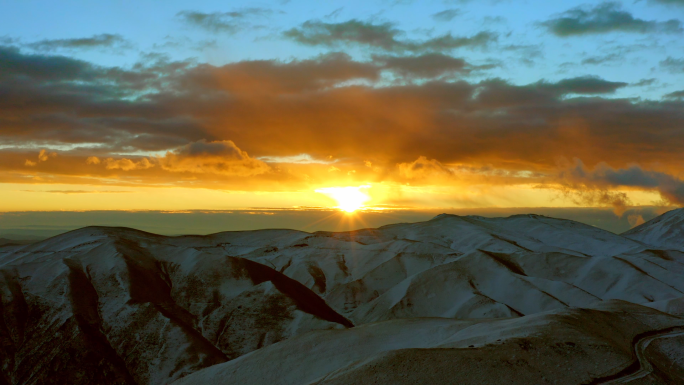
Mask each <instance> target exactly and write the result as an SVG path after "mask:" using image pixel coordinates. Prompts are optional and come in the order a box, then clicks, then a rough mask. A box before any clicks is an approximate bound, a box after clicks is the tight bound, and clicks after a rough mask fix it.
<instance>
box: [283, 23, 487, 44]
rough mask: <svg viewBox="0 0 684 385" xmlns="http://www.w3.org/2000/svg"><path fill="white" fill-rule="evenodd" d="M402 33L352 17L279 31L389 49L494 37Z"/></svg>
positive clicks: (311, 40)
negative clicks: (421, 36)
mask: <svg viewBox="0 0 684 385" xmlns="http://www.w3.org/2000/svg"><path fill="white" fill-rule="evenodd" d="M402 35H404V32H403V31H402V30H400V29H397V28H396V27H395V26H394V24H393V23H389V22H388V23H379V24H374V23H371V22H364V21H359V20H356V19H352V20H348V21H345V22H342V23H325V22H322V21H316V20H309V21H306V22H304V23H303V24H302V25H300V26H299V27H298V28H292V29H289V30H287V31H285V32H284V33H283V36H285V37H286V38H289V39H292V40H294V41H296V42H298V43H301V44H305V45H311V46H328V47H337V46H344V45H358V46H362V47H367V48H373V49H379V50H384V51H390V52H405V51H410V52H426V51H432V52H444V51H451V50H454V49H457V48H462V47H484V46H487V45H488V44H490V43H493V42H495V41H496V40H497V38H498V36H497V35H496V34H495V33H493V32H487V31H483V32H479V33H477V34H475V35H472V36H452V35H451V33H447V34H444V35H441V36H438V37H435V38H430V39H427V40H423V41H412V40H405V39H399V37H400V36H402Z"/></svg>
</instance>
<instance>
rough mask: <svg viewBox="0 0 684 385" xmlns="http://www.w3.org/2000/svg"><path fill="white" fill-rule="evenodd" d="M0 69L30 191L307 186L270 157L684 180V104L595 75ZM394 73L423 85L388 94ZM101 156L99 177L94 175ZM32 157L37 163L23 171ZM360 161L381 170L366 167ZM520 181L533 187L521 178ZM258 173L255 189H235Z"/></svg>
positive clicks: (334, 66) (0, 127)
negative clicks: (519, 79)
mask: <svg viewBox="0 0 684 385" xmlns="http://www.w3.org/2000/svg"><path fill="white" fill-rule="evenodd" d="M0 68H1V70H0V74H2V76H1V77H0V140H1V141H2V143H4V144H9V145H12V144H21V145H22V146H35V148H34V149H31V151H28V150H26V151H24V150H21V149H20V148H19V147H18V148H15V149H7V148H6V149H3V150H0V171H1V172H0V180H1V181H3V182H13V183H20V182H21V183H26V182H29V181H31V180H32V179H30V178H29V176H28V175H30V176H31V177H32V176H36V175H38V176H42V177H44V179H43V180H46V179H45V177H49V181H52V182H54V183H58V182H64V181H67V180H68V181H70V182H72V183H86V182H87V183H93V184H98V183H101V178H110V177H111V178H115V179H112V181H113V182H112V183H114V182H116V183H120V184H121V185H124V184H125V183H132V182H129V180H130V181H135V182H136V183H149V184H155V183H164V184H172V185H181V184H184V183H185V184H191V185H192V186H202V187H209V188H235V189H258V188H260V189H277V188H282V186H283V185H284V184H279V183H278V181H283V180H287V181H289V182H288V184H287V186H288V188H292V186H300V185H298V184H297V183H304V182H303V180H304V179H303V176H301V174H297V173H296V172H292V173H290V172H289V171H285V170H284V169H282V170H280V171H279V168H278V167H280V166H268V165H266V167H264V165H262V164H261V163H258V162H259V161H258V159H259V158H261V157H267V156H271V157H287V156H292V155H293V154H308V155H309V156H311V157H312V158H315V159H328V156H329V155H331V154H332V155H334V156H335V157H336V158H339V159H344V162H358V164H359V165H360V166H359V167H357V166H354V168H353V169H356V171H357V175H356V177H359V178H364V180H368V181H381V180H384V179H387V180H395V181H402V180H403V179H402V178H405V177H406V176H405V175H404V176H402V175H401V173H400V170H399V169H398V168H397V164H408V165H411V163H412V162H414V163H415V162H416V159H421V158H420V157H421V156H422V157H424V158H422V159H423V160H421V162H418V163H415V164H414V165H413V166H410V167H409V168H408V169H407V170H409V171H410V172H411V173H412V174H411V175H418V173H419V171H418V170H419V169H423V170H427V169H430V170H438V169H439V165H440V164H441V165H443V166H444V167H445V168H446V169H449V168H452V167H451V166H450V165H453V164H468V165H472V167H474V169H473V170H479V169H480V168H482V167H483V166H486V165H491V167H493V168H498V169H503V170H509V171H510V172H508V173H503V172H502V173H498V174H496V173H486V174H487V177H488V178H490V179H487V180H488V182H487V183H496V180H503V179H501V178H509V179H505V180H506V181H509V180H510V181H511V183H527V184H529V183H537V182H539V181H540V177H539V176H538V175H555V174H554V173H555V172H556V171H557V160H558V158H563V157H565V158H568V159H571V158H574V157H577V158H580V159H582V160H583V161H584V162H585V164H587V165H588V166H587V167H594V166H595V165H597V164H599V163H600V162H602V161H606V162H609V163H610V164H611V165H613V166H614V167H618V168H616V170H622V169H628V168H629V164H630V162H632V161H633V160H634V156H635V154H638V155H639V161H640V164H641V165H643V167H644V169H642V170H647V169H649V170H650V169H652V170H657V172H659V173H662V174H664V175H665V174H666V175H678V173H681V172H682V171H684V169H682V167H681V166H680V165H681V164H684V154H683V153H682V151H681V148H684V135H681V127H682V126H684V101H681V100H678V99H676V98H670V100H668V101H660V102H658V101H652V100H643V101H641V100H627V99H619V98H602V97H601V96H603V95H609V94H611V93H612V92H614V91H616V90H618V89H620V88H621V87H625V86H626V85H627V83H623V82H616V81H609V80H604V79H600V78H596V77H576V78H568V79H563V80H560V81H557V82H548V81H540V82H534V83H530V84H523V85H516V84H512V83H510V82H508V81H504V80H501V79H489V80H485V81H479V82H473V81H466V80H464V79H453V77H444V75H445V74H451V75H462V74H467V73H468V71H473V70H475V69H476V68H477V67H476V66H473V65H471V64H469V63H467V62H466V61H465V60H463V59H459V58H454V57H450V56H447V55H442V54H437V53H425V54H422V55H417V56H399V55H397V56H392V55H386V54H385V55H376V56H372V57H371V59H370V60H368V61H361V62H360V61H355V60H353V59H352V58H351V57H350V56H348V55H345V54H339V53H336V54H329V55H324V56H320V57H317V58H313V59H309V60H293V61H287V62H283V61H274V60H254V61H243V62H237V63H231V64H228V65H224V66H213V65H209V64H202V65H193V64H189V63H185V62H170V61H160V62H156V63H152V64H140V65H136V66H133V67H132V68H129V69H120V68H104V67H98V66H94V65H91V64H89V63H87V62H83V61H78V60H74V59H69V58H65V57H62V56H54V55H52V56H51V55H27V54H24V53H22V52H21V51H19V50H18V49H15V48H6V47H5V48H2V49H0ZM386 71H392V72H393V73H395V74H399V75H401V76H405V77H408V78H415V79H416V81H414V79H409V81H404V82H390V83H387V82H385V80H387V79H386V78H385V77H384V76H383V73H384V72H386ZM572 95H589V96H591V97H568V96H572ZM202 140H204V142H202ZM228 141H230V143H232V146H234V147H232V146H231V145H228V144H227V143H228ZM193 143H194V144H193ZM198 143H199V144H198ZM211 143H220V146H221V147H220V148H221V151H219V153H220V156H216V157H214V156H213V155H211V153H213V152H212V151H210V149H211V148H213V147H211V146H212V145H210V144H211ZM377 143H382V146H378V145H377ZM65 144H79V145H83V146H86V147H83V148H81V149H74V150H71V151H67V150H64V151H58V153H59V156H58V157H56V158H54V159H50V160H49V161H47V162H37V159H36V158H35V156H36V154H37V153H38V151H39V149H42V148H48V149H49V150H50V151H53V150H52V148H54V147H50V146H58V145H65ZM48 145H49V146H48ZM198 148H202V149H206V151H205V150H202V151H200V150H198ZM230 149H233V152H230V151H228V150H230ZM160 150H161V151H163V150H167V151H168V150H170V151H169V152H170V154H171V155H167V156H166V157H159V158H166V159H167V160H166V162H167V163H163V162H162V161H161V160H160V161H155V159H156V158H157V157H152V156H150V155H147V153H146V151H160ZM224 150H225V151H224ZM238 150H239V151H241V152H238ZM22 151H24V152H22ZM120 153H129V154H139V156H138V157H134V156H133V155H118V154H120ZM197 153H202V154H204V153H206V154H205V155H202V156H195V155H193V154H197ZM242 153H244V155H240V156H232V155H230V154H242ZM247 153H249V155H247ZM142 155H144V157H140V156H142ZM229 155H230V156H229ZM93 156H95V157H97V158H98V159H101V161H100V163H98V164H95V163H92V162H91V164H88V163H87V158H88V157H93ZM109 158H111V159H112V161H108V159H109ZM144 158H148V162H149V163H145V162H144V161H143V159H144ZM27 159H30V160H31V161H32V162H34V163H36V164H35V165H34V166H32V167H27V166H26V160H27ZM123 159H128V160H130V162H128V161H124V160H123ZM230 159H232V161H231V162H228V160H230ZM364 160H371V161H372V164H373V169H374V168H375V167H376V166H377V167H379V168H380V169H381V170H385V171H382V172H377V173H376V172H375V171H374V170H373V169H371V168H368V167H363V166H362V164H363V163H362V162H363V161H364ZM107 166H110V168H109V169H108V168H107ZM148 166H149V167H148ZM336 166H337V167H338V168H340V169H343V168H344V167H347V166H345V165H343V164H341V163H338V164H336ZM432 166H434V167H432ZM656 166H657V167H659V168H655V167H656ZM269 167H270V168H269ZM288 167H289V166H288ZM293 167H294V166H293ZM348 167H349V169H352V166H348ZM407 167H408V166H407ZM431 167H432V168H431ZM646 167H649V168H646ZM456 169H457V170H460V169H458V168H456ZM588 169H589V168H588ZM193 170H194V171H193ZM197 170H205V171H204V172H197ZM226 170H231V171H230V172H228V171H226ZM590 170H591V169H590ZM345 171H348V170H345ZM518 171H519V172H521V173H523V174H524V175H527V176H526V177H524V178H523V177H516V176H515V175H517V174H516V173H517V172H518ZM592 172H594V171H592ZM654 172H655V171H654ZM307 173H308V172H307ZM364 173H366V174H364ZM473 173H479V174H485V173H484V172H483V171H473ZM185 174H192V175H189V176H192V177H193V178H194V179H191V178H190V177H188V178H187V179H185V178H184V175H185ZM404 174H406V173H404ZM428 174H430V173H428ZM432 174H434V173H432ZM179 175H180V176H183V178H180V177H179ZM248 175H249V176H251V177H252V178H255V179H254V182H250V181H246V180H245V181H243V180H239V181H238V180H235V179H230V178H238V177H242V178H244V176H248ZM326 175H327V174H326ZM506 175H509V176H506ZM510 175H513V176H510ZM603 175H604V177H605V178H604V179H608V173H607V172H605V173H603ZM309 177H310V178H311V180H313V181H316V179H315V175H313V174H309ZM611 177H612V176H611ZM658 177H659V178H660V179H658V181H659V182H658V183H660V184H659V185H658V186H657V187H653V186H650V185H646V184H644V183H642V184H633V185H631V186H632V188H635V189H636V188H640V189H650V190H653V191H656V190H657V191H662V192H663V194H665V195H667V194H669V196H670V197H677V196H678V195H677V189H676V188H669V189H666V188H664V187H663V186H664V183H665V182H667V180H666V178H665V177H664V176H662V175H659V176H658ZM78 178H80V179H78ZM125 178H130V179H125ZM259 178H261V179H259ZM497 178H499V179H497ZM513 178H517V179H515V180H514V179H513ZM587 180H589V179H587ZM611 180H612V179H611ZM670 182H672V181H670ZM44 183H46V182H44ZM250 183H251V184H250ZM259 183H261V184H259ZM307 183H313V182H307ZM672 183H674V182H672ZM605 186H609V184H608V183H606V184H605ZM269 191H270V190H269ZM593 199H595V201H596V202H599V201H601V202H603V201H606V200H607V198H605V199H604V198H601V197H595V198H593ZM672 200H673V201H674V198H672Z"/></svg>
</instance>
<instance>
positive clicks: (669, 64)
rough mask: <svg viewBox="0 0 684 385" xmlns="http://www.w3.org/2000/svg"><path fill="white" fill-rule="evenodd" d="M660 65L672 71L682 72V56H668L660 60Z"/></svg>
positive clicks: (683, 67)
mask: <svg viewBox="0 0 684 385" xmlns="http://www.w3.org/2000/svg"><path fill="white" fill-rule="evenodd" d="M660 66H661V67H663V68H664V69H665V70H667V71H669V72H672V73H684V58H681V59H675V58H673V57H672V56H668V57H667V59H665V60H663V61H661V62H660Z"/></svg>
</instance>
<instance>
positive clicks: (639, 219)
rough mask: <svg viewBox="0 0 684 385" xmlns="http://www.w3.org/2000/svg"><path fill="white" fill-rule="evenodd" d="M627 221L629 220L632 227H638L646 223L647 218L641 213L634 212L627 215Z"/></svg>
mask: <svg viewBox="0 0 684 385" xmlns="http://www.w3.org/2000/svg"><path fill="white" fill-rule="evenodd" d="M627 221H628V222H629V225H630V226H632V227H637V226H639V225H643V224H644V223H646V220H644V217H643V216H642V215H641V214H632V215H629V216H627Z"/></svg>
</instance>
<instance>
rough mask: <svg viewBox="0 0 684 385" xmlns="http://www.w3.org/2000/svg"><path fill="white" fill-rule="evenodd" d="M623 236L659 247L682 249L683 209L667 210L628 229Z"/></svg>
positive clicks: (683, 235)
mask: <svg viewBox="0 0 684 385" xmlns="http://www.w3.org/2000/svg"><path fill="white" fill-rule="evenodd" d="M622 235H623V236H625V237H626V238H629V239H633V240H635V241H639V242H643V243H646V244H649V245H654V246H656V247H660V248H672V249H682V246H683V245H684V242H682V239H684V209H677V210H672V211H668V212H666V213H665V214H663V215H661V216H659V217H656V218H653V219H651V220H650V221H648V222H646V223H643V224H641V225H639V226H637V227H635V228H633V229H631V230H629V231H626V232H624V233H622Z"/></svg>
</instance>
